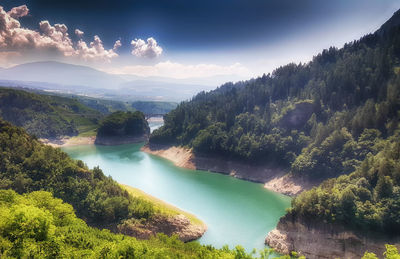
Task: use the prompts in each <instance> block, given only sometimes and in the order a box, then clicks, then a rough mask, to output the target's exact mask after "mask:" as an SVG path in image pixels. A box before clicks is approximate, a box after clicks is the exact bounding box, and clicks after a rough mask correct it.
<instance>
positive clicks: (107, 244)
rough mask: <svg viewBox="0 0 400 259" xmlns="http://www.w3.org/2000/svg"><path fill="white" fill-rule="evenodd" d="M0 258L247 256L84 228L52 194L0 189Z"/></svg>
mask: <svg viewBox="0 0 400 259" xmlns="http://www.w3.org/2000/svg"><path fill="white" fill-rule="evenodd" d="M0 257H1V258H252V256H251V255H249V254H246V253H245V252H244V250H243V249H242V248H240V247H237V248H236V249H235V250H229V249H215V248H213V247H211V246H202V245H200V244H199V243H197V242H192V243H187V244H185V243H183V242H181V241H179V240H178V239H177V238H176V237H167V236H165V235H163V234H159V235H158V236H157V237H154V238H152V239H150V240H142V241H139V240H136V239H135V238H133V237H128V236H124V235H118V234H113V233H111V232H110V231H108V230H99V229H95V228H91V227H88V226H87V225H86V223H85V222H84V221H83V220H81V219H79V218H77V217H76V216H75V213H74V210H73V208H72V206H71V205H69V204H66V203H64V202H63V201H62V200H60V199H56V198H54V197H53V196H52V194H51V193H49V192H45V191H36V192H32V193H29V194H25V195H18V194H17V193H15V192H14V191H11V190H0Z"/></svg>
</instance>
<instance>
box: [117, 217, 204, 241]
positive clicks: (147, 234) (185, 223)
mask: <svg viewBox="0 0 400 259" xmlns="http://www.w3.org/2000/svg"><path fill="white" fill-rule="evenodd" d="M206 231H207V226H206V225H204V224H203V225H195V224H192V223H191V222H190V220H189V219H188V218H187V217H186V216H185V215H182V214H179V215H175V216H166V215H156V216H153V217H152V218H151V219H150V220H148V221H146V222H138V221H132V222H131V221H130V220H127V221H125V222H124V223H122V224H121V225H119V226H118V232H119V233H122V234H125V235H129V236H133V237H136V238H139V239H149V238H151V237H152V236H155V235H156V234H157V233H164V234H166V235H168V236H172V235H178V237H179V239H180V240H182V241H183V242H189V241H193V240H196V239H199V238H200V237H202V236H203V234H204V233H205V232H206Z"/></svg>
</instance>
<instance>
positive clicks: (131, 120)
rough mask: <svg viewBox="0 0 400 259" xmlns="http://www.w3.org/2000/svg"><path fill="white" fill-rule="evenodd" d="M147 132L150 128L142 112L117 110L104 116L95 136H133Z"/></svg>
mask: <svg viewBox="0 0 400 259" xmlns="http://www.w3.org/2000/svg"><path fill="white" fill-rule="evenodd" d="M149 133H150V128H149V125H148V123H147V121H146V118H145V117H144V114H143V113H142V112H140V111H135V112H123V111H118V112H114V113H112V114H110V115H108V116H107V117H106V118H104V120H103V121H102V122H101V124H100V127H99V129H98V131H97V137H116V136H133V137H135V136H142V135H144V134H149Z"/></svg>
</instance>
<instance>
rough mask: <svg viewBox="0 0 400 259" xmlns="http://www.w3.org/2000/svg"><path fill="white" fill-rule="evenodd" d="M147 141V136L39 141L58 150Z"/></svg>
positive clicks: (69, 138) (74, 137)
mask: <svg viewBox="0 0 400 259" xmlns="http://www.w3.org/2000/svg"><path fill="white" fill-rule="evenodd" d="M147 140H148V136H147V135H145V136H140V137H126V138H102V139H101V140H99V139H98V138H97V137H96V136H89V137H80V136H73V137H61V138H49V139H46V138H40V139H39V141H40V142H41V143H43V144H46V145H49V146H52V147H55V148H58V147H69V146H79V145H101V146H118V145H124V144H135V143H140V142H145V141H147Z"/></svg>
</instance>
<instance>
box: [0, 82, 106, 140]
mask: <svg viewBox="0 0 400 259" xmlns="http://www.w3.org/2000/svg"><path fill="white" fill-rule="evenodd" d="M0 117H2V118H3V119H5V120H7V121H10V122H11V123H13V124H14V125H17V126H21V127H23V128H25V129H26V130H27V132H28V133H30V134H33V135H35V136H37V137H40V138H56V137H61V136H75V135H78V134H80V133H86V132H90V131H94V130H95V129H97V126H98V121H99V120H100V119H101V118H102V117H103V115H102V114H101V113H100V112H98V111H96V110H94V109H91V108H89V107H87V106H85V105H83V104H81V103H80V102H78V101H77V100H76V99H70V98H64V97H59V96H50V95H39V94H35V93H30V92H26V91H22V90H15V89H8V88H0Z"/></svg>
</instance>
